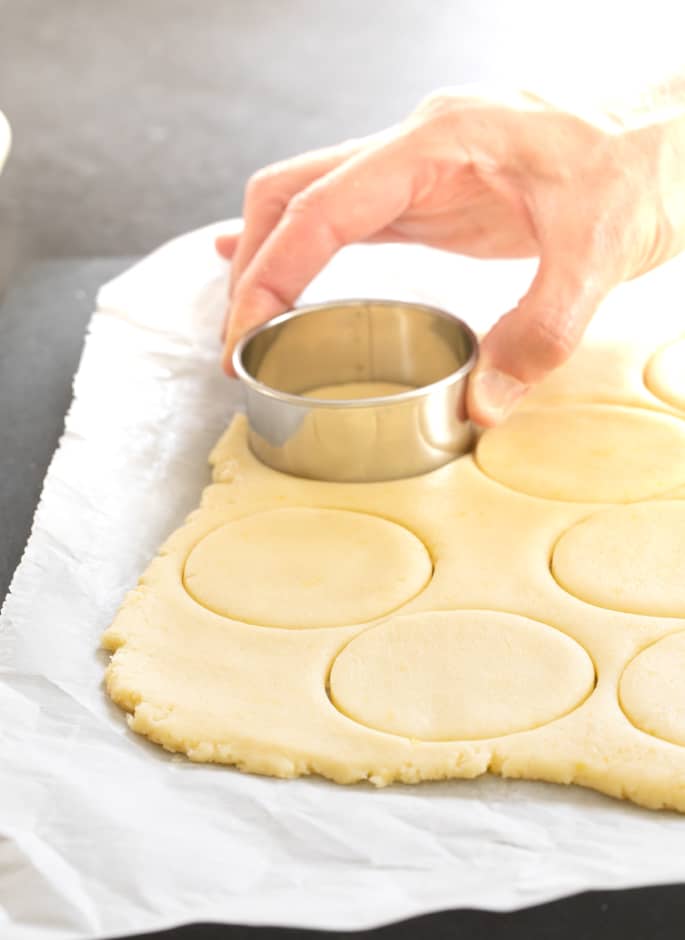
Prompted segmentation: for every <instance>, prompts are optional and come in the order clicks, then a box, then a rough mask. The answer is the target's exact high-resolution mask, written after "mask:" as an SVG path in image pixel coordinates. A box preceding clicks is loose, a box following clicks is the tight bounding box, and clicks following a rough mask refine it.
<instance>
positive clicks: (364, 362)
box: [233, 300, 478, 482]
mask: <svg viewBox="0 0 685 940" xmlns="http://www.w3.org/2000/svg"><path fill="white" fill-rule="evenodd" d="M477 352H478V341H477V339H476V337H475V335H474V333H473V332H472V330H471V329H470V328H469V327H468V326H467V325H466V324H465V323H464V322H463V321H461V320H460V319H458V318H457V317H455V316H453V315H452V314H450V313H447V311H445V310H440V309H438V308H437V307H430V306H427V305H425V304H419V303H407V302H403V301H395V300H338V301H334V302H330V303H324V304H316V305H312V306H307V307H299V308H297V309H296V310H292V311H290V312H288V313H284V314H282V315H281V316H279V317H276V318H275V319H273V320H271V321H269V322H268V323H266V324H264V325H263V326H260V327H258V328H257V329H254V330H252V331H251V332H249V333H247V334H246V335H245V336H244V337H243V338H242V339H241V340H240V342H239V343H238V345H237V346H236V349H235V352H234V354H233V366H234V369H235V372H236V374H237V375H238V376H239V378H240V379H242V381H243V384H244V387H245V389H246V404H247V418H248V425H249V430H248V439H249V444H250V447H251V449H252V451H253V453H254V454H255V455H256V456H257V457H258V458H259V459H260V460H261V461H263V462H264V463H265V464H267V465H268V466H270V467H272V468H274V469H276V470H281V471H283V472H285V473H291V474H294V475H296V476H301V477H307V478H310V479H316V480H327V481H334V482H374V481H380V480H393V479H399V478H401V477H409V476H415V475H417V474H421V473H426V472H427V471H429V470H434V469H436V468H437V467H440V466H442V465H443V464H445V463H448V462H449V461H451V460H453V459H454V458H455V457H458V456H460V455H462V454H464V453H466V452H467V451H468V450H469V449H470V447H471V446H472V444H473V441H474V437H475V434H474V429H473V426H472V425H471V423H470V422H469V421H468V420H467V418H466V409H465V392H466V380H467V377H468V374H469V373H470V372H471V370H472V369H473V366H474V365H475V362H476V358H477ZM376 382H378V383H384V384H391V385H400V386H405V387H407V390H406V391H401V392H399V393H397V394H390V395H388V394H385V395H384V394H379V395H376V396H373V397H364V398H349V397H348V398H345V397H341V398H339V399H338V398H332V399H331V398H328V397H326V398H317V397H314V396H312V394H311V392H312V390H316V389H322V388H324V387H327V388H328V389H329V391H328V392H327V394H330V386H336V385H346V384H348V383H376ZM343 391H344V390H343Z"/></svg>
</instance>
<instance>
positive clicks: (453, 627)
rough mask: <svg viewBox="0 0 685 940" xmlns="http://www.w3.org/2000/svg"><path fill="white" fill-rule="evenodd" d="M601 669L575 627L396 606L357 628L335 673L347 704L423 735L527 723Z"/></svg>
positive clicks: (335, 697)
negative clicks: (571, 630) (400, 611)
mask: <svg viewBox="0 0 685 940" xmlns="http://www.w3.org/2000/svg"><path fill="white" fill-rule="evenodd" d="M594 682H595V671H594V667H593V664H592V661H591V660H590V657H589V656H588V654H587V653H586V652H585V650H584V649H583V648H582V647H581V646H580V645H579V644H578V643H576V642H575V640H572V639H571V638H570V637H568V636H566V635H565V634H563V633H561V632H560V631H558V630H555V629H553V628H551V627H548V626H547V625H545V624H542V623H539V622H537V621H535V620H528V619H527V618H525V617H520V616H517V615H516V614H508V613H500V612H495V611H482V610H478V611H465V610H461V611H437V612H436V611H434V612H429V613H419V614H406V615H404V616H395V617H392V618H391V619H389V620H387V621H385V622H384V623H382V624H380V625H379V626H377V627H373V628H371V629H369V630H367V631H365V632H364V633H362V634H360V635H359V636H357V637H355V638H354V639H353V640H352V641H351V642H350V643H349V644H348V645H347V646H346V647H345V648H344V649H343V651H342V652H341V653H340V655H339V656H338V657H337V659H336V660H335V662H334V664H333V668H332V670H331V675H330V697H331V700H332V701H333V704H334V705H335V706H336V708H338V709H339V710H340V711H341V712H343V713H344V714H345V715H347V716H348V717H349V718H352V719H353V720H354V721H357V722H359V723H360V724H363V725H366V726H367V727H371V728H375V729H377V730H379V731H387V732H390V733H391V734H397V735H402V736H403V737H408V738H416V739H420V740H424V741H450V740H466V739H469V740H473V739H477V738H492V737H499V736H500V735H506V734H513V733H514V732H516V731H526V730H529V729H532V728H537V727H539V726H540V725H544V724H547V723H548V722H550V721H554V719H556V718H560V717H561V716H562V715H565V714H567V713H568V712H569V711H571V710H572V709H574V708H575V707H576V706H577V705H579V704H580V703H581V702H582V701H583V700H584V699H585V698H586V697H587V696H588V695H589V694H590V692H591V691H592V689H593V687H594Z"/></svg>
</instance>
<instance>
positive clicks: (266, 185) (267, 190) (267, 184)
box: [245, 166, 279, 203]
mask: <svg viewBox="0 0 685 940" xmlns="http://www.w3.org/2000/svg"><path fill="white" fill-rule="evenodd" d="M278 176H279V174H278V171H277V169H276V167H275V166H267V167H263V168H262V169H261V170H257V172H256V173H253V174H252V176H251V177H250V178H249V179H248V181H247V184H246V186H245V201H246V202H247V203H254V202H263V201H264V200H265V199H269V198H270V197H271V196H272V195H273V194H274V193H275V191H276V189H277V181H278Z"/></svg>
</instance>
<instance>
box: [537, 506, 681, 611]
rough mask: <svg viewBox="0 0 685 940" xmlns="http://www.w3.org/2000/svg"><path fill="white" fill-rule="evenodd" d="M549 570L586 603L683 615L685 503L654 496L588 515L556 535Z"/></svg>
mask: <svg viewBox="0 0 685 940" xmlns="http://www.w3.org/2000/svg"><path fill="white" fill-rule="evenodd" d="M552 571H553V573H554V577H555V578H556V579H557V581H558V582H559V584H560V585H561V586H562V587H563V588H565V589H566V590H567V591H570V593H571V594H575V595H576V596H577V597H580V598H581V600H584V601H587V602H588V603H589V604H598V605H599V606H600V607H610V608H613V609H614V610H624V611H626V612H627V613H635V614H646V615H647V616H649V615H650V614H658V615H659V616H660V617H685V501H678V502H676V501H672V500H655V501H654V502H648V503H640V504H638V505H633V506H621V507H620V508H618V509H609V510H605V511H604V512H598V513H596V514H594V515H592V516H590V517H589V518H588V519H586V520H584V521H583V522H581V523H579V524H578V525H576V526H573V528H571V529H570V530H569V531H568V532H565V533H564V534H563V535H562V536H561V538H560V539H559V541H558V542H557V545H556V548H555V549H554V554H553V556H552Z"/></svg>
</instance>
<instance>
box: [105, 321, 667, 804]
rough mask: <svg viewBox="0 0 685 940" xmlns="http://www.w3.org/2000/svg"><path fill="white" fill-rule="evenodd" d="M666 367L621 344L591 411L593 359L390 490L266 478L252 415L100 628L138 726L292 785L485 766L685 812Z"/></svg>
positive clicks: (114, 680)
mask: <svg viewBox="0 0 685 940" xmlns="http://www.w3.org/2000/svg"><path fill="white" fill-rule="evenodd" d="M664 339H665V337H664V336H663V335H661V336H660V337H659V340H658V342H659V343H660V344H663V342H664ZM654 353H655V350H654V349H652V348H649V347H648V346H645V348H644V349H642V352H641V354H640V355H638V350H637V349H636V347H635V346H634V345H632V346H631V348H630V350H629V351H625V352H622V351H621V349H620V348H619V347H617V352H616V355H615V356H613V357H612V359H611V363H612V366H611V370H610V372H609V373H608V374H602V377H601V381H600V380H599V378H598V379H597V385H596V392H595V393H594V398H593V392H592V388H593V384H592V383H593V381H594V380H593V376H599V375H600V373H601V372H602V370H601V363H602V361H603V360H602V356H601V355H599V354H596V353H595V352H593V351H592V350H591V349H589V348H587V349H585V350H584V351H581V355H580V356H578V357H577V358H576V359H575V364H574V361H572V362H571V363H569V365H568V366H567V367H565V369H564V376H563V382H561V384H560V381H559V380H558V379H553V380H552V384H553V385H554V383H555V382H556V385H554V387H553V388H552V389H551V391H549V392H545V389H544V386H543V388H542V389H540V390H539V392H538V393H536V395H535V396H534V398H532V399H531V401H530V402H529V403H525V402H524V404H523V406H522V407H521V408H520V410H519V411H518V412H517V413H516V414H515V415H514V416H513V417H512V418H511V419H510V420H509V421H508V422H507V423H506V424H505V425H504V426H502V427H501V428H498V429H496V430H493V431H488V432H486V433H485V434H484V435H483V437H482V438H481V440H480V443H479V446H478V449H477V452H476V454H475V455H470V456H467V457H464V458H462V459H460V460H456V461H454V462H452V463H451V464H448V465H447V466H445V467H442V468H441V469H439V470H436V471H434V472H433V473H430V474H427V475H425V476H422V477H413V478H411V479H406V480H396V481H393V482H390V483H374V484H352V483H350V484H331V483H321V482H316V481H312V480H303V479H299V478H297V477H294V476H289V475H287V474H284V473H277V472H275V471H272V470H270V469H269V468H267V467H266V466H264V465H262V464H261V463H259V461H257V460H256V458H255V457H254V456H253V455H252V454H251V452H250V451H249V448H248V446H247V434H246V423H245V419H244V418H243V417H242V416H239V417H237V418H236V419H235V420H234V422H233V424H232V425H231V427H230V428H229V429H228V430H227V432H226V433H225V434H224V436H223V437H222V438H221V440H220V441H219V443H218V444H217V446H216V447H215V449H214V451H213V453H212V455H211V462H212V464H213V467H214V482H213V483H212V485H210V486H209V487H208V488H207V489H206V490H205V492H204V494H203V496H202V501H201V504H200V507H199V508H198V509H197V510H196V511H195V512H194V513H192V515H191V516H190V517H189V519H188V520H187V522H186V523H185V524H184V525H183V526H182V527H181V528H180V529H178V530H177V531H176V532H175V533H174V534H173V535H172V536H171V537H170V538H169V539H168V541H167V542H166V544H165V545H164V546H163V547H162V549H161V550H160V553H159V555H158V557H157V558H156V559H155V560H154V561H153V562H152V564H151V565H150V567H149V568H148V570H147V571H146V572H145V573H144V575H143V576H142V578H141V580H140V582H139V584H138V586H137V587H136V588H135V589H134V590H133V591H131V592H130V593H129V594H128V596H127V597H126V599H125V600H124V603H123V604H122V607H121V609H120V611H119V613H118V614H117V616H116V618H115V620H114V622H113V623H112V625H111V626H110V628H109V629H108V630H107V632H106V633H105V636H104V640H103V643H104V646H105V647H106V649H108V650H110V651H111V653H112V657H111V662H110V664H109V667H108V669H107V675H106V687H107V691H108V692H109V694H110V696H111V697H112V699H113V700H114V701H115V702H117V703H118V704H119V705H120V706H121V707H122V708H124V709H125V710H126V711H127V712H128V713H129V715H128V720H129V724H130V726H131V728H132V729H133V730H134V731H136V732H138V733H140V734H144V735H146V736H147V737H148V738H150V739H151V740H152V741H156V742H157V743H159V744H160V745H162V746H163V747H165V748H167V749H168V750H170V751H176V752H180V753H183V754H186V755H187V756H188V757H189V758H190V759H191V760H196V761H212V762H217V763H224V764H233V765H236V766H237V767H239V768H240V769H242V770H246V771H250V772H255V773H265V774H271V775H275V776H279V777H294V776H297V775H300V774H310V773H317V774H322V775H324V776H326V777H328V778H330V779H332V780H335V781H338V782H340V783H353V782H355V781H359V780H371V781H372V782H373V783H375V784H378V785H384V784H388V783H391V782H392V781H395V780H401V781H405V782H412V783H413V782H417V781H420V780H430V779H441V778H445V777H475V776H477V775H479V774H483V773H485V772H487V771H490V772H493V773H499V774H502V775H504V776H511V777H526V778H529V779H542V780H548V781H552V782H558V783H564V784H567V783H578V784H582V785H584V786H588V787H593V788H595V789H597V790H601V791H602V792H604V793H608V794H611V795H613V796H616V797H625V798H629V799H632V800H634V801H636V802H638V803H641V804H643V805H644V806H649V807H653V808H660V807H672V808H675V809H678V810H680V811H683V812H685V787H683V780H684V779H685V699H684V698H683V691H682V689H683V683H682V680H681V677H682V675H683V673H684V672H685V639H684V637H685V608H684V606H683V601H684V597H685V595H684V594H683V582H684V581H685V578H683V577H682V573H683V572H684V571H685V542H684V540H683V537H682V532H683V530H684V527H685V509H684V507H685V499H684V497H685V421H683V420H682V417H679V416H678V414H677V413H675V412H674V409H673V405H672V402H674V401H678V400H679V399H678V395H679V394H680V392H679V391H678V388H679V387H680V386H679V385H678V382H679V374H678V373H677V370H676V373H673V372H670V371H661V372H660V373H659V374H660V375H661V377H662V380H663V386H664V387H663V388H661V391H660V396H659V397H655V395H653V394H652V393H651V392H650V391H649V390H648V389H647V386H646V385H645V382H646V381H648V380H649V374H650V370H649V369H647V363H648V362H650V361H651V362H652V363H653V366H652V370H656V369H657V365H656V364H657V363H659V362H660V361H661V360H660V359H659V358H658V357H657V358H654ZM574 369H575V370H577V371H576V372H574ZM610 377H611V383H613V384H612V385H611V389H613V391H611V389H609V385H610V384H611V383H610ZM654 387H656V386H654ZM575 388H578V390H579V391H578V398H577V399H574V398H573V395H574V389H575ZM608 389H609V392H608V391H607V390H608ZM331 453H332V451H331ZM331 459H333V457H332V458H331ZM163 498H164V495H163V493H160V499H163ZM612 504H613V505H612ZM617 504H623V505H617ZM627 504H629V505H627Z"/></svg>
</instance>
